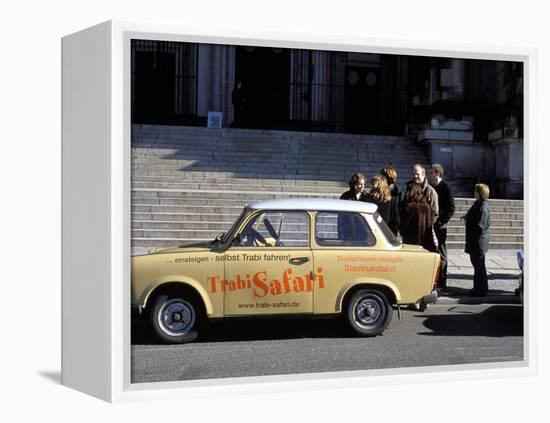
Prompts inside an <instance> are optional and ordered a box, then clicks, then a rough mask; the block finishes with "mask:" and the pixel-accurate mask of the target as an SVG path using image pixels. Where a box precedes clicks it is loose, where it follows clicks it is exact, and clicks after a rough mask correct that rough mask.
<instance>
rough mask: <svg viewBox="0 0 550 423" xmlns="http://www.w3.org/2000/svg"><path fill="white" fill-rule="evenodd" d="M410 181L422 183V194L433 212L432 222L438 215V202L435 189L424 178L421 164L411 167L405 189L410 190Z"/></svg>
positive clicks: (424, 173)
mask: <svg viewBox="0 0 550 423" xmlns="http://www.w3.org/2000/svg"><path fill="white" fill-rule="evenodd" d="M412 182H416V183H417V184H420V185H422V195H423V196H424V198H425V199H426V201H427V202H428V204H429V205H430V208H431V209H432V213H433V222H434V223H435V222H436V220H437V218H438V217H439V202H438V198H437V192H436V190H435V189H434V188H433V187H432V186H431V185H430V184H429V183H428V180H427V179H426V169H424V166H422V165H421V164H415V165H414V166H413V168H412V174H411V180H410V181H409V182H407V191H408V190H410V186H411V183H412Z"/></svg>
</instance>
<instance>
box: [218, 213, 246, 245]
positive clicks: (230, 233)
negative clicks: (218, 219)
mask: <svg viewBox="0 0 550 423" xmlns="http://www.w3.org/2000/svg"><path fill="white" fill-rule="evenodd" d="M247 211H248V210H247V208H246V207H245V208H244V209H243V211H242V212H241V215H240V216H239V217H238V219H237V220H235V223H233V226H231V229H229V230H228V231H227V232H226V233H225V234H223V235H222V236H221V238H220V241H221V242H222V244H225V243H226V242H227V240H228V239H230V238H231V237H233V234H234V233H235V231H236V230H237V229H238V226H239V224H240V223H241V221H242V220H243V217H244V215H245V214H246V213H247Z"/></svg>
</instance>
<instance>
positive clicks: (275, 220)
mask: <svg viewBox="0 0 550 423" xmlns="http://www.w3.org/2000/svg"><path fill="white" fill-rule="evenodd" d="M439 264H440V257H439V255H438V254H436V253H431V252H429V251H427V250H425V249H423V248H422V247H420V246H417V245H404V244H402V243H401V242H400V241H399V240H398V239H397V238H396V237H395V235H394V234H393V233H392V231H391V230H390V229H389V227H388V226H387V225H386V223H385V222H384V221H383V219H382V218H381V216H380V215H379V214H378V213H377V206H376V205H374V204H370V203H365V202H358V201H345V200H332V199H289V200H266V201H259V202H256V203H253V204H249V205H247V206H246V207H244V210H243V212H242V214H241V216H240V218H239V219H237V221H236V222H235V224H234V225H233V226H232V227H231V229H230V230H229V231H228V232H227V233H225V234H222V235H220V236H218V237H216V238H215V239H214V240H212V241H210V242H206V243H199V244H197V243H195V244H189V245H182V246H178V247H173V248H163V249H157V250H152V251H150V252H149V253H148V254H146V255H141V256H134V257H133V258H132V267H131V272H132V273H131V280H132V285H131V286H132V288H131V296H132V299H131V301H132V305H133V307H134V309H137V310H138V311H139V313H141V314H146V315H147V316H148V318H149V319H150V323H151V326H152V329H153V331H154V332H155V333H156V335H157V336H158V338H159V339H160V340H161V341H164V342H168V343H184V342H190V341H192V340H194V339H195V338H196V336H197V334H198V332H199V331H200V330H202V328H203V327H204V326H203V324H204V323H205V322H207V321H208V320H211V319H219V318H224V319H226V318H242V317H251V316H254V317H256V316H268V317H276V316H282V315H284V316H288V315H292V316H304V315H305V316H312V317H313V316H341V317H342V318H343V320H344V321H345V322H346V324H347V326H348V327H349V328H350V329H351V331H352V332H353V333H355V334H357V335H360V336H374V335H379V334H381V333H382V332H383V331H384V330H385V329H386V328H387V327H388V325H389V323H390V321H391V320H392V316H393V307H392V306H400V305H412V304H416V305H417V306H420V307H423V306H426V305H427V304H429V303H433V302H435V301H436V298H437V294H436V291H435V289H436V286H435V281H436V280H437V273H438V271H439Z"/></svg>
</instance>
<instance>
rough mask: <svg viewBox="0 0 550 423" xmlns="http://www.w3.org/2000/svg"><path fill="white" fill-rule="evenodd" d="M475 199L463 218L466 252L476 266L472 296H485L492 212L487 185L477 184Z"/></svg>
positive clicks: (487, 287) (487, 288)
mask: <svg viewBox="0 0 550 423" xmlns="http://www.w3.org/2000/svg"><path fill="white" fill-rule="evenodd" d="M474 197H475V199H476V201H475V202H474V204H473V205H472V207H470V209H469V210H468V212H467V213H466V214H465V215H464V216H462V219H464V220H465V223H466V246H465V248H464V251H465V252H466V253H468V254H469V255H470V261H471V262H472V266H474V289H473V290H472V291H471V292H470V295H472V296H484V295H487V291H488V290H489V285H488V281H487V269H486V268H485V254H486V253H487V251H488V250H489V238H490V234H489V228H490V227H491V212H490V211H489V202H488V201H487V200H488V199H489V187H488V186H487V185H485V184H477V185H476V186H475V188H474Z"/></svg>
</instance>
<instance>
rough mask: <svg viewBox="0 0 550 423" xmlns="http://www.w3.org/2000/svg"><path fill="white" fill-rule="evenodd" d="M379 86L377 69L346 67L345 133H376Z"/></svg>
mask: <svg viewBox="0 0 550 423" xmlns="http://www.w3.org/2000/svg"><path fill="white" fill-rule="evenodd" d="M379 86H380V71H379V69H374V68H366V67H358V66H347V67H346V84H345V99H346V100H345V129H346V132H355V133H363V134H375V133H377V131H378V129H379V100H380V93H379V91H380V89H379Z"/></svg>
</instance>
